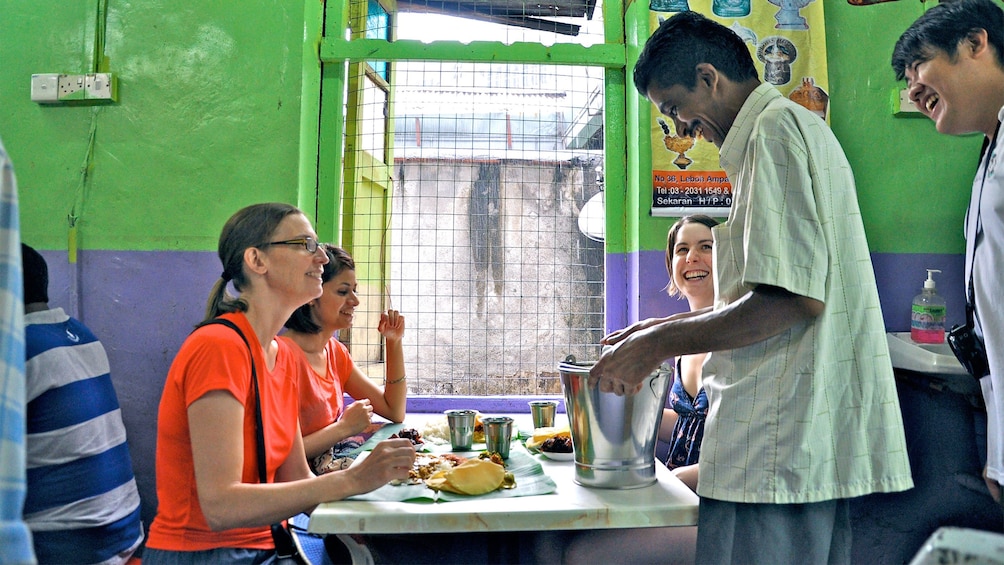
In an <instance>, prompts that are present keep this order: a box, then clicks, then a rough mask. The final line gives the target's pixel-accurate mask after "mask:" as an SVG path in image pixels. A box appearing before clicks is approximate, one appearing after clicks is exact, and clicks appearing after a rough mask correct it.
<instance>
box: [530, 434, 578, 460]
mask: <svg viewBox="0 0 1004 565" xmlns="http://www.w3.org/2000/svg"><path fill="white" fill-rule="evenodd" d="M538 450H539V451H540V454H541V455H543V456H544V457H547V458H548V459H551V460H552V461H571V460H572V459H573V458H574V457H575V452H574V450H573V449H572V438H571V437H569V436H566V435H555V436H552V437H549V438H547V439H546V440H544V442H543V443H541V444H540V447H539V448H538Z"/></svg>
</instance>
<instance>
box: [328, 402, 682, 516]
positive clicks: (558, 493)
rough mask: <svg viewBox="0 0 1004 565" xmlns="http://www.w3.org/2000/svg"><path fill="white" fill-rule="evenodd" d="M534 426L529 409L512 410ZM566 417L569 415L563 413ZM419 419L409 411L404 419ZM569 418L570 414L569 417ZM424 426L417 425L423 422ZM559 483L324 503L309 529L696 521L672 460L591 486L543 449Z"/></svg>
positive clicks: (519, 421) (521, 423)
mask: <svg viewBox="0 0 1004 565" xmlns="http://www.w3.org/2000/svg"><path fill="white" fill-rule="evenodd" d="M511 416H513V418H515V419H516V425H517V427H518V428H519V429H524V430H525V429H530V428H532V424H531V421H530V416H529V414H514V415H511ZM559 417H564V415H559ZM416 420H420V418H418V417H412V416H410V415H409V417H408V418H406V419H405V422H404V423H405V425H406V426H408V425H415V424H414V422H415V421H416ZM565 422H567V420H565ZM416 427H417V426H416ZM534 457H536V458H538V459H539V461H540V465H541V467H542V468H543V471H544V473H545V474H547V475H548V476H549V477H551V479H552V480H553V481H554V483H555V486H556V488H555V491H554V492H553V493H550V494H543V495H535V496H522V497H513V498H493V499H487V500H485V499H481V500H479V499H478V498H476V497H475V498H471V499H470V500H461V501H450V502H432V501H427V500H423V501H406V502H386V501H365V500H342V501H337V502H328V503H324V504H321V505H319V506H318V507H317V508H316V509H315V510H314V512H313V513H312V514H311V517H310V525H309V531H311V532H314V533H320V534H328V533H338V534H409V533H418V532H423V533H460V532H503V531H515V532H519V531H550V530H586V529H611V528H650V527H663V526H694V525H696V524H697V507H698V498H697V495H696V494H694V493H693V492H692V491H691V490H690V489H689V488H688V487H687V486H686V485H685V484H684V483H683V482H682V481H680V479H678V478H677V477H676V476H675V475H673V474H672V473H671V472H670V471H669V470H668V469H667V468H666V466H665V465H663V464H662V463H660V462H659V461H656V462H655V468H656V479H657V480H656V481H655V483H653V484H651V485H648V486H644V487H640V488H630V489H605V488H595V487H585V486H582V485H579V484H578V483H576V482H575V462H574V461H551V460H549V459H546V458H545V457H544V456H542V455H540V454H537V455H535V456H534Z"/></svg>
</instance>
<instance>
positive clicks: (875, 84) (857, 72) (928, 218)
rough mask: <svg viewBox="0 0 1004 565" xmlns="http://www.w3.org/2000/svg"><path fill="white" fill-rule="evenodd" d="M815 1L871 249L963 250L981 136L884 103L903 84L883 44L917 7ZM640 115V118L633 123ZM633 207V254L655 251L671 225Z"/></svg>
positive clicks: (905, 1) (835, 119)
mask: <svg viewBox="0 0 1004 565" xmlns="http://www.w3.org/2000/svg"><path fill="white" fill-rule="evenodd" d="M824 4H825V16H826V30H827V39H826V43H827V52H828V64H829V72H830V77H829V84H830V90H831V92H830V103H831V120H830V122H831V126H832V128H833V130H834V132H835V133H836V135H837V137H838V138H839V139H840V141H841V144H842V145H843V147H844V150H845V152H846V153H847V157H848V159H849V160H850V163H851V166H852V168H853V169H854V174H855V178H856V180H857V185H858V196H859V203H860V205H861V211H862V215H863V217H864V221H865V228H866V231H867V234H868V242H869V245H870V247H871V250H872V251H873V252H876V253H963V252H964V250H965V247H964V246H965V242H964V240H963V235H962V221H963V218H964V216H965V209H966V205H967V203H968V201H969V188H970V186H971V183H972V177H973V173H974V171H975V170H976V160H977V156H978V152H979V147H980V143H981V137H979V136H970V137H966V138H951V137H947V136H943V135H940V134H938V133H937V132H936V131H935V129H934V125H933V124H932V123H931V122H930V121H929V120H928V119H926V118H923V117H896V116H893V113H892V109H893V102H892V100H893V99H892V97H893V95H894V93H895V91H896V90H898V89H899V88H902V87H903V86H904V85H905V83H902V82H900V83H897V82H896V81H895V78H894V76H893V72H892V68H891V67H890V65H889V59H890V56H891V54H892V48H893V45H894V44H895V43H896V39H897V38H899V35H900V34H901V33H902V32H903V31H904V30H905V29H906V28H907V27H909V25H910V24H911V23H912V22H913V21H914V20H915V19H917V18H918V17H919V16H920V15H921V14H922V13H923V11H924V4H923V3H920V2H916V1H913V0H900V1H898V2H887V3H883V4H875V5H872V6H852V5H850V4H848V3H847V1H846V0H824ZM929 4H932V5H933V2H930V3H929ZM632 95H634V96H637V95H636V94H634V91H633V89H630V88H629V96H632ZM647 115H648V113H647V112H641V116H642V117H643V118H642V119H647V118H646V116H647ZM642 131H645V130H644V129H643V130H642ZM641 137H642V138H644V137H645V136H641ZM643 178H644V177H643ZM645 188H646V190H647V187H645ZM637 206H638V207H637V210H638V214H639V216H640V217H641V221H640V226H639V232H640V249H642V250H650V251H651V250H659V249H662V248H663V246H664V245H665V234H666V230H667V229H668V228H669V225H670V224H671V223H672V221H673V220H672V219H667V218H652V217H651V216H650V215H649V206H650V202H649V199H647V198H641V199H640V201H639V202H638V204H637ZM629 250H631V249H629ZM610 251H615V252H616V251H624V250H623V249H620V250H617V249H613V250H610Z"/></svg>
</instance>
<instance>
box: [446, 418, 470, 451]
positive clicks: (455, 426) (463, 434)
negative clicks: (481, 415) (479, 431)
mask: <svg viewBox="0 0 1004 565" xmlns="http://www.w3.org/2000/svg"><path fill="white" fill-rule="evenodd" d="M445 414H446V421H447V422H449V424H450V445H451V446H452V447H453V451H470V450H471V446H472V445H474V417H475V415H477V412H475V411H474V410H447V411H446V412H445Z"/></svg>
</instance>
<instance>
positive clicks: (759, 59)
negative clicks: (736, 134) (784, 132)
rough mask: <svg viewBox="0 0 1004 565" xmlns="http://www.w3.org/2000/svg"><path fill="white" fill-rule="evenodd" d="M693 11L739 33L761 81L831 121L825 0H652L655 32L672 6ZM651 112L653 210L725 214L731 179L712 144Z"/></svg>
mask: <svg viewBox="0 0 1004 565" xmlns="http://www.w3.org/2000/svg"><path fill="white" fill-rule="evenodd" d="M686 10H694V11H698V12H701V13H702V14H704V15H706V16H708V17H709V18H711V19H713V20H715V21H717V22H719V23H721V24H722V25H725V26H727V27H729V28H730V29H732V30H733V31H735V32H736V34H738V35H739V37H741V38H743V40H744V41H745V42H746V45H747V46H748V47H749V49H750V53H751V54H752V55H753V62H754V64H756V66H757V69H758V70H759V72H760V79H761V80H763V81H766V82H769V83H771V84H773V85H774V86H775V87H776V88H777V89H778V90H780V91H781V94H783V95H785V96H787V97H788V98H790V99H791V100H793V101H795V102H797V103H799V104H801V105H802V106H805V107H806V108H808V109H809V110H812V111H813V112H815V113H816V114H818V115H819V116H820V117H821V118H823V119H824V120H826V121H827V122H829V114H828V110H829V94H828V92H829V81H828V79H827V71H826V28H825V26H824V22H823V0H650V3H649V19H650V22H649V24H650V29H652V30H653V31H654V30H655V29H656V28H657V27H658V25H659V23H661V22H662V20H664V19H667V18H669V17H670V16H671V15H672V14H673V13H675V12H681V11H686ZM649 108H650V110H649V111H651V112H652V130H651V135H652V215H653V216H663V217H674V218H676V217H680V216H684V215H687V214H698V213H699V214H708V215H711V216H716V217H726V216H728V213H729V207H730V206H731V205H732V185H731V184H729V181H728V178H726V176H725V171H723V170H722V169H721V166H720V165H719V163H718V148H717V147H715V146H714V144H712V143H711V142H709V141H705V140H704V139H699V140H694V139H692V138H681V137H677V136H676V135H675V134H676V132H675V131H674V127H673V121H672V120H670V119H667V118H666V117H665V116H663V115H661V114H660V113H659V111H658V110H657V109H656V108H655V106H653V105H652V104H649Z"/></svg>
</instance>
